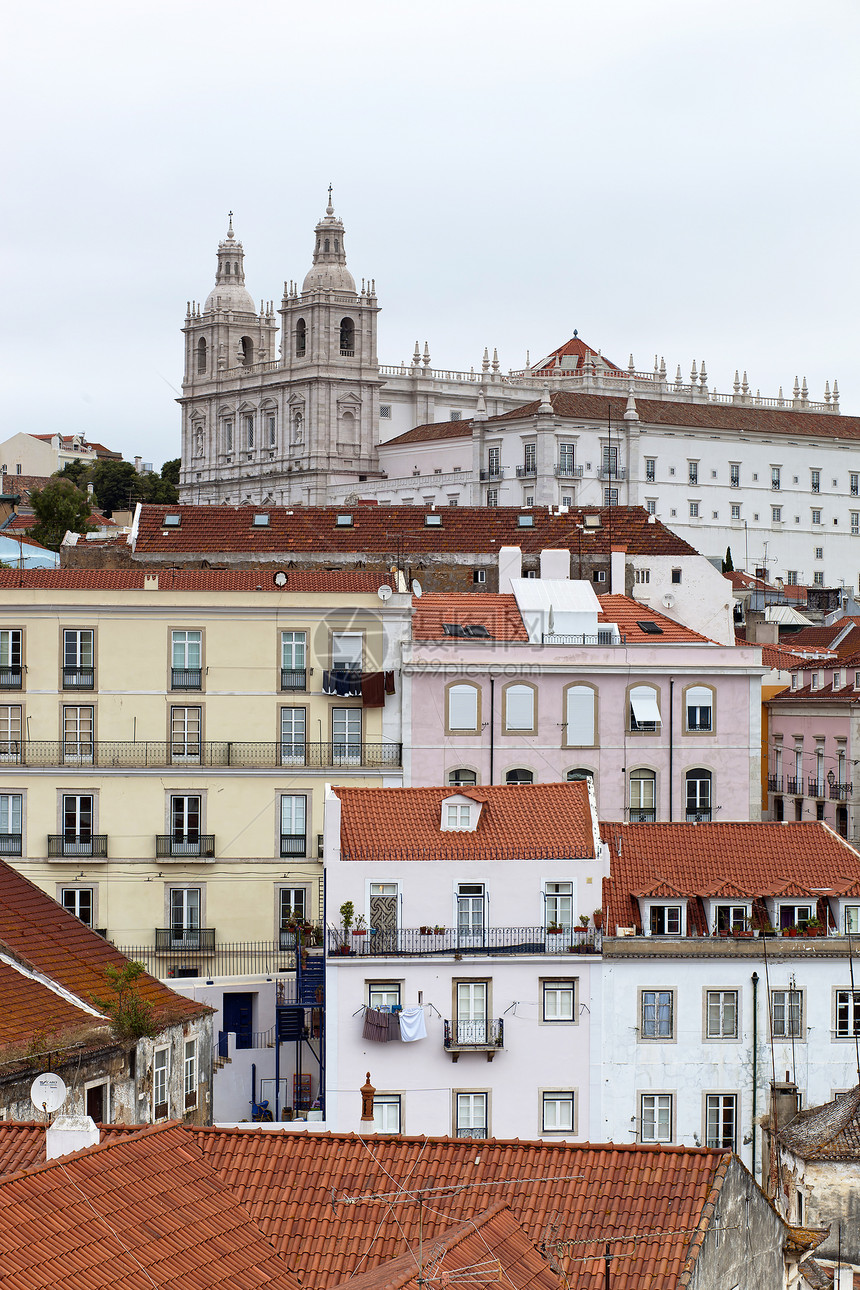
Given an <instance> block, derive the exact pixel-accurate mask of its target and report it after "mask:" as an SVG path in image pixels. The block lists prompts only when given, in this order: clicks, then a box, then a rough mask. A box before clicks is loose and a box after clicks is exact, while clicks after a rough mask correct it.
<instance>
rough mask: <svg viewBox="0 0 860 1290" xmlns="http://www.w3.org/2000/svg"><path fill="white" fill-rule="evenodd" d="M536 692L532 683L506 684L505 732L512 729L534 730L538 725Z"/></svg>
mask: <svg viewBox="0 0 860 1290" xmlns="http://www.w3.org/2000/svg"><path fill="white" fill-rule="evenodd" d="M536 697H537V696H536V694H535V690H534V688H533V686H531V685H507V686H505V732H507V731H510V730H528V731H533V730H535V728H536V726H537V720H536V714H535V699H536Z"/></svg>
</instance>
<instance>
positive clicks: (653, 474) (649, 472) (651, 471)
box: [645, 457, 657, 484]
mask: <svg viewBox="0 0 860 1290" xmlns="http://www.w3.org/2000/svg"><path fill="white" fill-rule="evenodd" d="M645 478H646V479H647V480H648V482H649V484H653V482H654V480H655V479H656V478H657V458H656V457H646V458H645Z"/></svg>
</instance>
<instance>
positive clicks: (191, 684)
mask: <svg viewBox="0 0 860 1290" xmlns="http://www.w3.org/2000/svg"><path fill="white" fill-rule="evenodd" d="M170 688H171V690H202V688H203V669H202V667H172V668H171V669H170Z"/></svg>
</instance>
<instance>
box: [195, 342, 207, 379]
mask: <svg viewBox="0 0 860 1290" xmlns="http://www.w3.org/2000/svg"><path fill="white" fill-rule="evenodd" d="M197 371H198V373H201V374H202V373H203V372H205V371H206V341H205V340H204V339H203V337H202V336H201V337H200V339H199V340H198V342H197Z"/></svg>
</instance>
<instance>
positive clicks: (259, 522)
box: [254, 515, 269, 529]
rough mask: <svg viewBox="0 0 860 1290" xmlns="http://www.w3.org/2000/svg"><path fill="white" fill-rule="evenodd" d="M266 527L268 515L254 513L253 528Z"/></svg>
mask: <svg viewBox="0 0 860 1290" xmlns="http://www.w3.org/2000/svg"><path fill="white" fill-rule="evenodd" d="M268 527H269V517H268V515H255V516H254V528H256V529H266V528H268Z"/></svg>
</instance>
